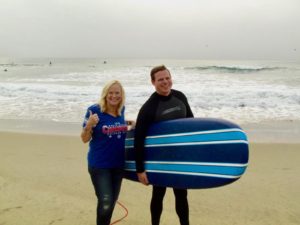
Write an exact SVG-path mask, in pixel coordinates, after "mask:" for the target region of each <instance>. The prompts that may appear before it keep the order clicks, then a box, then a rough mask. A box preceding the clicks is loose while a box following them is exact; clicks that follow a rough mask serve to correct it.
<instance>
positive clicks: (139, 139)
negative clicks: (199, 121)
mask: <svg viewBox="0 0 300 225" xmlns="http://www.w3.org/2000/svg"><path fill="white" fill-rule="evenodd" d="M186 117H193V113H192V110H191V108H190V106H189V103H188V101H187V98H186V96H185V95H184V94H183V93H182V92H180V91H176V90H171V93H170V95H168V96H162V95H159V94H157V93H156V92H155V93H153V94H152V95H151V97H150V98H149V99H148V100H147V101H146V102H145V104H144V105H143V106H142V108H141V109H140V111H139V114H138V117H137V122H136V127H135V135H134V140H135V141H134V149H135V154H136V156H135V157H136V158H135V160H136V168H137V172H138V173H140V172H144V171H145V168H144V142H145V137H146V134H147V131H148V128H149V127H150V125H151V124H152V123H154V122H159V121H163V120H172V119H179V118H186Z"/></svg>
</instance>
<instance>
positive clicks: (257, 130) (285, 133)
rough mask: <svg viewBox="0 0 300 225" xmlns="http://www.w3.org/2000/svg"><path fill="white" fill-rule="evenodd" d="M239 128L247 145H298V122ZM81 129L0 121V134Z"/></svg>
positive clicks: (62, 133) (69, 132) (52, 123)
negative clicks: (247, 142)
mask: <svg viewBox="0 0 300 225" xmlns="http://www.w3.org/2000/svg"><path fill="white" fill-rule="evenodd" d="M240 127H241V128H242V129H243V130H244V131H245V133H246V135H247V137H248V141H249V143H300V121H265V122H261V123H245V124H241V125H240ZM81 129H82V127H81V122H78V123H71V122H70V123H67V122H57V121H33V120H16V119H0V132H10V133H21V134H41V135H60V136H74V137H75V136H76V137H78V136H79V135H80V133H81Z"/></svg>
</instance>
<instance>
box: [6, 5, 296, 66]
mask: <svg viewBox="0 0 300 225" xmlns="http://www.w3.org/2000/svg"><path fill="white" fill-rule="evenodd" d="M0 57H101V58H179V59H185V58H186V59H276V60H278V59H279V60H299V59H300V0H0Z"/></svg>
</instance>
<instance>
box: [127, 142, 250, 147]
mask: <svg viewBox="0 0 300 225" xmlns="http://www.w3.org/2000/svg"><path fill="white" fill-rule="evenodd" d="M239 143H241V144H248V141H244V140H230V141H205V142H201V141H199V142H182V143H167V144H147V145H145V147H162V146H187V145H213V144H239ZM125 148H133V145H127V146H125Z"/></svg>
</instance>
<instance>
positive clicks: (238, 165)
mask: <svg viewBox="0 0 300 225" xmlns="http://www.w3.org/2000/svg"><path fill="white" fill-rule="evenodd" d="M125 162H126V163H130V164H135V161H133V160H126V161H125ZM145 164H169V165H190V166H194V165H195V166H227V167H246V166H248V163H244V164H242V163H208V162H171V161H145Z"/></svg>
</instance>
